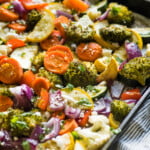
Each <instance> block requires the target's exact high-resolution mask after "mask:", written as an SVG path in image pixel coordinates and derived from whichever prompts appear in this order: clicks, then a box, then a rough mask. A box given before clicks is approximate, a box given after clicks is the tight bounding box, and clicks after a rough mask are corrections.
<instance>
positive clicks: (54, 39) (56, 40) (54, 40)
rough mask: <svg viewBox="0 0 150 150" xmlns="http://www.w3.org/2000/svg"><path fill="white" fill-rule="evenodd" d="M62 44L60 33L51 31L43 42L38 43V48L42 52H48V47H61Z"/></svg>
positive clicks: (62, 39)
mask: <svg viewBox="0 0 150 150" xmlns="http://www.w3.org/2000/svg"><path fill="white" fill-rule="evenodd" d="M63 43H64V38H63V37H62V35H61V32H60V31H58V30H53V31H52V33H51V35H50V36H49V37H48V38H47V39H45V40H44V41H42V42H40V46H41V48H42V49H44V50H46V51H47V50H48V49H49V48H50V47H52V46H55V45H61V44H63Z"/></svg>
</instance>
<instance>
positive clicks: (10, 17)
mask: <svg viewBox="0 0 150 150" xmlns="http://www.w3.org/2000/svg"><path fill="white" fill-rule="evenodd" d="M18 18H19V15H18V14H16V13H14V12H12V11H10V10H8V9H5V8H3V7H0V21H15V20H17V19H18Z"/></svg>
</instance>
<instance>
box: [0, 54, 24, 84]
mask: <svg viewBox="0 0 150 150" xmlns="http://www.w3.org/2000/svg"><path fill="white" fill-rule="evenodd" d="M22 76H23V70H22V68H21V66H20V64H19V63H18V61H17V60H15V59H13V58H8V57H6V58H3V59H2V60H1V61H0V81H1V82H3V83H6V84H14V83H18V82H20V81H21V79H22Z"/></svg>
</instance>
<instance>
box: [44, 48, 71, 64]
mask: <svg viewBox="0 0 150 150" xmlns="http://www.w3.org/2000/svg"><path fill="white" fill-rule="evenodd" d="M52 51H61V52H64V53H65V58H66V59H68V60H70V62H71V61H72V60H73V53H72V51H71V49H70V48H69V47H67V46H64V45H56V46H53V47H51V48H49V49H48V51H47V52H48V53H49V52H52Z"/></svg>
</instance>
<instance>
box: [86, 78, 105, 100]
mask: <svg viewBox="0 0 150 150" xmlns="http://www.w3.org/2000/svg"><path fill="white" fill-rule="evenodd" d="M85 89H86V92H87V93H88V94H89V95H90V96H91V97H92V99H94V98H99V97H101V96H104V94H105V93H106V91H107V85H106V82H105V81H103V82H101V83H99V84H98V85H95V86H92V85H88V86H87V87H86V88H85Z"/></svg>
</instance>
